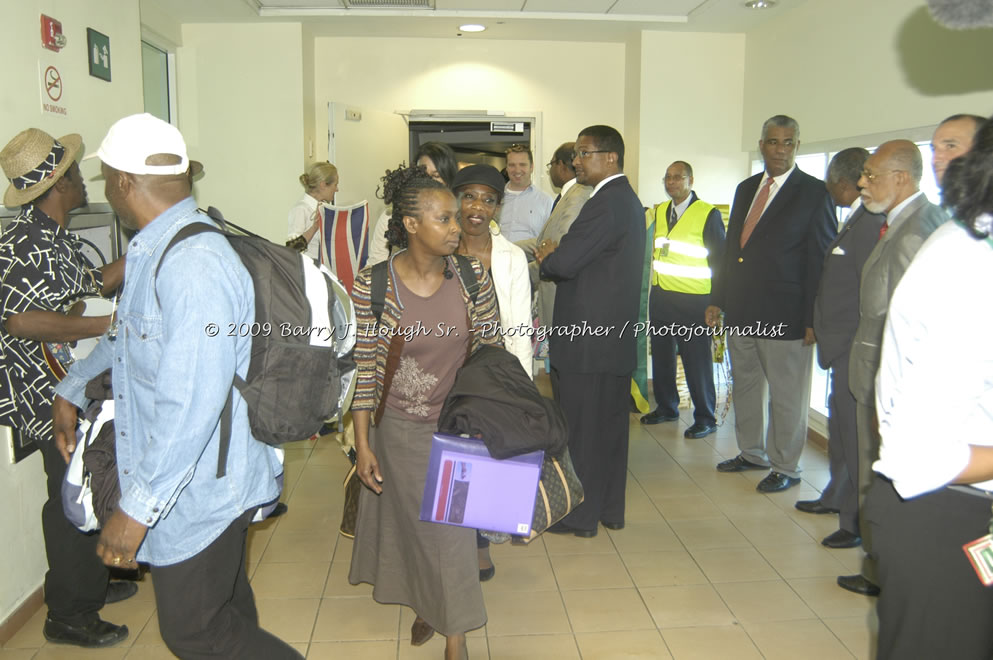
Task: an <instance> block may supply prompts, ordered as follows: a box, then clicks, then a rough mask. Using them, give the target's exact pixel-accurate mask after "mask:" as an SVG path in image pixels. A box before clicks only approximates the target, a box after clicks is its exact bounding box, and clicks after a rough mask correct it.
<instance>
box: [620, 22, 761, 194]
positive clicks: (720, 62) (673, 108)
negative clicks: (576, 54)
mask: <svg viewBox="0 0 993 660" xmlns="http://www.w3.org/2000/svg"><path fill="white" fill-rule="evenodd" d="M744 56H745V37H744V35H741V34H707V33H691V32H649V31H645V32H642V33H641V98H640V105H641V131H640V133H641V135H640V137H641V151H640V167H639V173H640V176H639V186H640V187H639V189H638V192H639V196H640V197H641V200H642V202H643V203H644V205H645V206H652V205H654V204H657V203H659V202H663V201H665V200H667V199H668V197H667V196H666V194H665V185H664V182H663V178H664V177H665V170H666V168H667V167H668V166H669V164H670V163H672V162H673V161H676V160H684V161H686V162H688V163H689V164H690V165H692V166H693V174H694V189H695V190H696V192H697V194H698V195H699V196H700V198H701V199H703V200H705V201H707V202H710V203H711V204H730V203H731V199H732V198H733V197H734V189H735V186H737V185H738V182H739V181H741V179H743V178H744V177H746V176H747V175H748V157H747V154H746V153H744V152H743V151H742V150H741V122H740V121H738V117H739V116H741V112H742V109H743V105H742V91H743V86H744V81H745V64H744Z"/></svg>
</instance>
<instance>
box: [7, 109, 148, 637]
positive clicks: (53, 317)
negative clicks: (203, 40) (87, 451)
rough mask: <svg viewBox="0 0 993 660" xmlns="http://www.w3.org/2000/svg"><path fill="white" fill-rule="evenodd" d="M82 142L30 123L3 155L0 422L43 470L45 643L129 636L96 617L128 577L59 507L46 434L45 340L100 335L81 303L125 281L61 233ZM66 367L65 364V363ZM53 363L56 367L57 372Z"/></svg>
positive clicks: (56, 460)
mask: <svg viewBox="0 0 993 660" xmlns="http://www.w3.org/2000/svg"><path fill="white" fill-rule="evenodd" d="M81 146H82V140H81V139H80V137H79V135H76V134H71V135H65V136H63V137H61V138H59V139H58V140H55V139H53V138H52V136H50V135H48V134H47V133H45V132H44V131H41V130H39V129H37V128H29V129H27V130H25V131H22V132H21V133H19V134H17V135H16V136H15V137H14V138H13V139H12V140H11V141H10V142H9V143H8V144H7V146H5V147H4V148H3V150H2V151H0V166H2V168H3V172H4V175H5V176H6V177H7V179H8V180H9V181H10V185H9V187H8V188H7V191H6V193H5V194H4V198H3V203H4V205H5V206H9V207H18V206H19V207H21V213H20V214H19V215H18V216H17V218H16V219H15V220H14V221H13V222H12V223H11V225H10V227H8V228H7V230H6V231H5V232H4V233H3V236H2V237H0V322H2V325H0V424H4V425H7V426H10V427H12V428H13V429H16V430H17V431H19V432H20V433H21V434H22V435H24V436H26V437H28V438H30V439H31V440H33V441H35V443H36V444H37V445H38V447H39V448H40V450H41V454H42V459H43V462H44V466H45V472H46V474H47V475H48V501H47V502H46V503H45V505H44V507H43V508H42V513H41V524H42V533H43V535H44V538H45V550H46V553H47V556H48V572H47V573H46V575H45V603H46V604H47V606H48V617H47V618H46V620H45V628H44V634H45V637H46V639H48V640H49V641H51V642H56V643H64V644H74V645H77V646H86V647H93V646H109V645H111V644H115V643H117V642H119V641H121V640H123V639H125V638H126V637H127V636H128V629H127V626H115V625H113V624H111V623H107V622H106V621H102V620H101V619H100V617H99V616H98V614H97V612H98V611H99V610H100V608H101V607H103V605H104V603H105V602H115V601H118V600H123V599H124V598H127V597H129V596H131V595H133V594H134V593H135V591H137V587H136V585H135V584H134V583H133V582H115V583H113V585H112V586H111V587H110V588H108V583H107V578H108V572H107V569H106V567H105V566H103V564H102V563H101V562H100V560H99V558H98V557H97V556H96V542H97V538H96V537H95V536H88V535H85V534H83V533H82V532H80V531H79V530H78V529H76V528H75V527H73V525H72V524H71V523H70V522H69V521H68V520H67V519H66V517H65V514H64V513H63V511H62V497H61V488H62V479H63V475H64V474H65V470H66V464H65V461H64V460H63V459H62V456H61V455H60V454H59V452H58V450H57V449H56V448H55V443H54V442H53V437H52V409H51V406H52V399H53V398H54V397H55V391H54V388H55V384H56V382H57V380H58V377H57V375H56V373H55V371H54V370H53V367H50V366H49V363H48V362H46V359H45V354H44V345H45V343H48V342H73V341H76V340H78V339H84V338H87V337H97V336H99V335H101V334H103V332H104V331H105V330H106V329H107V327H108V325H109V324H110V317H109V316H92V317H84V316H81V312H82V309H81V308H82V307H83V305H82V304H81V302H80V300H81V299H82V298H84V297H89V296H94V295H108V294H109V293H111V292H112V291H114V290H115V289H116V288H117V287H118V286H119V285H120V283H121V279H122V277H123V275H124V260H123V259H119V260H118V261H116V262H114V263H112V264H109V265H107V266H104V267H103V268H99V269H97V268H94V266H93V264H92V263H90V261H89V260H88V259H87V258H86V257H85V256H84V255H83V254H82V252H81V251H80V247H81V243H80V241H79V240H78V239H77V238H76V237H75V236H73V235H72V234H70V233H69V232H68V231H67V225H68V219H69V212H70V211H71V210H73V209H75V208H78V207H80V206H84V205H85V204H86V186H85V185H84V184H83V178H82V176H81V175H80V173H79V165H78V164H77V163H76V159H77V158H78V157H79V153H80V147H81ZM62 366H67V365H62ZM57 368H58V367H57V366H56V367H54V369H57Z"/></svg>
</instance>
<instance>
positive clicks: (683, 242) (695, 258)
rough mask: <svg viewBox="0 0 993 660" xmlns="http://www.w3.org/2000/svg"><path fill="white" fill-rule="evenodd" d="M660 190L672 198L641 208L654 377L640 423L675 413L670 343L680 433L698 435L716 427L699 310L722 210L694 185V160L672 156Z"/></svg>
mask: <svg viewBox="0 0 993 660" xmlns="http://www.w3.org/2000/svg"><path fill="white" fill-rule="evenodd" d="M665 192H666V194H667V195H668V196H669V197H670V198H671V201H669V202H667V203H665V204H656V205H655V207H654V208H652V209H649V210H648V211H647V214H648V221H649V222H654V223H655V237H654V238H655V242H654V252H653V264H652V266H653V267H652V275H651V277H652V290H651V293H650V294H649V299H648V309H649V316H650V318H651V324H652V326H651V329H652V332H651V343H652V385H653V389H654V392H655V403H656V408H655V410H653V411H652V412H650V413H648V414H647V415H645V416H644V417H642V418H641V423H642V424H659V423H662V422H672V421H676V420H678V419H679V390H678V389H677V388H676V350H677V347H678V350H679V357H680V359H682V361H683V372H684V373H685V374H686V385H687V387H688V388H689V390H690V399H692V401H693V425H692V426H690V427H689V428H688V429H686V431H685V432H684V433H683V437H685V438H703V437H706V436H708V435H710V434H711V433H713V432H714V431H716V430H717V418H716V417H715V416H714V407H715V406H716V403H717V393H716V391H715V389H714V360H713V353H712V352H711V349H710V334H708V333H705V332H697V331H699V330H704V329H705V328H703V327H702V323H703V320H704V312H705V311H706V309H707V306H708V305H709V304H710V290H711V286H712V282H713V280H714V278H715V277H716V276H717V273H718V268H719V264H720V262H721V258H722V257H723V256H724V238H725V235H724V220H723V219H722V218H721V212H720V211H718V210H717V209H715V208H714V207H713V205H711V204H708V203H707V202H704V201H703V200H701V199H700V198H699V197H697V194H696V193H695V192H693V168H692V167H691V166H690V164H689V163H687V162H685V161H681V160H677V161H676V162H674V163H673V164H672V165H670V166H669V168H668V169H667V170H666V171H665Z"/></svg>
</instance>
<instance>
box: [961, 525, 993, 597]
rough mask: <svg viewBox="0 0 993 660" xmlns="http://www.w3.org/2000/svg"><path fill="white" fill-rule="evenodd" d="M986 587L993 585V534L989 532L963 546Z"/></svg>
mask: <svg viewBox="0 0 993 660" xmlns="http://www.w3.org/2000/svg"><path fill="white" fill-rule="evenodd" d="M962 550H964V551H965V555H966V557H968V558H969V563H971V564H972V568H973V569H974V570H975V571H976V575H978V576H979V581H980V582H982V583H983V586H984V587H990V586H993V535H990V534H987V535H986V536H983V537H981V538H978V539H976V540H975V541H970V542H969V543H966V544H965V545H963V546H962Z"/></svg>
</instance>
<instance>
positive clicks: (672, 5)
mask: <svg viewBox="0 0 993 660" xmlns="http://www.w3.org/2000/svg"><path fill="white" fill-rule="evenodd" d="M706 2H707V0H617V4H616V5H614V8H613V9H611V10H610V13H611V14H621V15H623V14H635V15H641V16H687V15H689V13H690V12H691V11H693V10H694V9H696V8H697V7H699V6H700V5H702V4H705V3H706Z"/></svg>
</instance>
